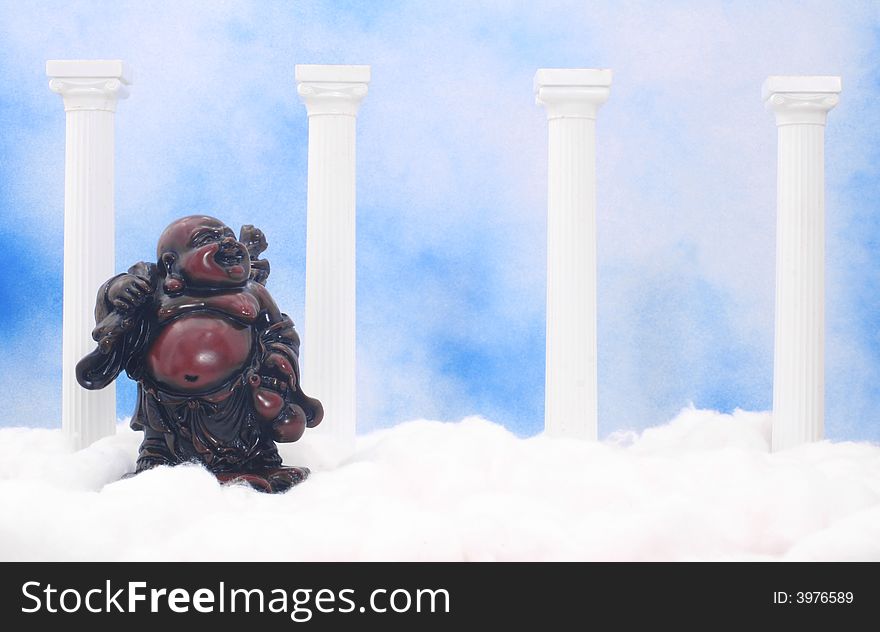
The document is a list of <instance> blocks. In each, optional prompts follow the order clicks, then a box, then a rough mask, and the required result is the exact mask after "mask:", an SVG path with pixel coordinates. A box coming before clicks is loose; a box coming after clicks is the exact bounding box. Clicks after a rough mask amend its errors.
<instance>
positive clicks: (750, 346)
mask: <svg viewBox="0 0 880 632" xmlns="http://www.w3.org/2000/svg"><path fill="white" fill-rule="evenodd" d="M878 33H880V9H878V5H877V4H876V3H875V2H864V3H859V2H835V3H828V2H797V3H780V2H775V3H767V2H755V3H748V2H737V3H720V2H719V3H709V2H698V3H653V2H650V3H625V4H624V3H618V2H608V3H593V2H549V1H548V2H541V3H531V5H529V4H528V3H525V4H523V3H512V2H509V3H508V2H480V3H478V2H469V1H468V2H427V1H426V2H382V3H358V2H350V3H346V2H297V3H292V2H250V3H247V2H223V3H219V2H203V3H202V2H162V3H158V2H151V3H143V2H114V3H112V4H110V3H99V2H71V1H69V0H67V1H65V2H29V3H26V2H14V1H11V0H0V239H2V240H3V242H4V243H5V245H6V249H7V261H6V271H5V273H4V275H3V278H2V280H0V303H2V309H0V339H2V341H3V343H2V356H0V401H2V402H3V406H2V413H0V425H5V426H12V425H26V426H48V427H57V426H58V424H59V414H60V401H59V400H60V375H61V367H60V357H61V340H60V332H61V279H62V269H61V247H62V235H63V225H62V222H63V220H62V214H63V177H64V173H63V158H64V155H63V154H64V113H63V110H62V104H61V100H60V99H59V98H58V97H57V96H56V95H54V94H52V93H51V92H50V91H49V89H48V87H47V79H46V77H45V75H44V62H45V60H46V59H54V58H119V59H124V60H125V61H127V62H128V63H129V64H130V65H131V67H132V68H133V69H134V73H135V74H134V78H135V84H134V86H133V88H132V94H131V97H130V99H129V100H128V101H125V102H122V103H121V104H120V106H119V109H118V114H117V162H116V166H117V195H116V199H117V229H116V230H117V268H118V269H122V268H124V267H126V266H128V265H129V264H131V263H134V262H136V261H138V260H141V259H149V258H151V257H152V256H153V252H154V248H155V240H156V238H157V236H158V234H159V232H160V231H161V229H162V228H163V227H164V226H165V225H166V224H167V223H168V222H169V221H170V220H172V219H173V218H175V217H176V216H179V215H182V214H188V213H194V212H206V213H210V214H215V215H217V216H219V217H221V218H223V219H225V220H226V221H227V222H228V223H229V224H230V225H233V226H234V227H237V226H238V225H240V224H242V223H251V222H253V223H256V224H257V225H259V226H261V227H262V228H263V229H264V230H265V232H266V233H267V235H268V237H269V240H270V243H271V245H270V249H269V251H268V252H267V256H268V258H269V259H270V260H271V261H272V264H273V273H272V278H271V280H270V289H271V290H272V292H273V294H274V295H275V297H276V298H277V299H278V302H279V304H281V305H282V307H283V308H285V309H286V311H288V312H289V313H290V314H291V316H292V317H293V318H294V320H295V321H296V322H297V323H298V324H299V326H300V329H302V320H303V295H304V289H303V285H304V263H305V262H304V250H305V228H306V227H305V203H306V151H307V120H306V116H305V109H304V107H303V106H302V104H301V103H300V101H299V99H298V98H297V96H296V91H295V85H294V80H293V66H294V64H296V63H358V64H370V65H371V66H372V72H373V80H372V83H371V85H370V93H369V95H368V96H367V98H366V100H365V102H364V104H363V107H362V109H361V114H360V118H359V123H358V125H359V136H358V336H359V338H358V341H359V346H358V354H359V355H358V369H359V398H360V400H359V413H360V419H361V428H362V429H364V430H370V429H375V428H379V427H384V426H390V425H393V424H395V423H397V422H400V421H403V420H407V419H413V418H419V417H427V418H435V419H444V420H455V419H461V418H462V417H464V416H465V415H468V414H481V415H483V416H486V417H489V418H491V419H494V420H497V421H499V422H501V423H503V424H505V425H506V426H507V427H508V428H509V429H510V430H512V431H513V432H515V433H516V434H519V435H531V434H534V433H536V432H538V431H539V430H540V429H541V427H542V414H543V358H544V291H545V286H544V272H545V270H544V262H545V255H546V246H545V214H546V121H545V117H544V112H543V111H542V109H541V108H539V107H537V106H536V105H535V104H534V102H533V95H532V77H533V75H534V72H535V70H536V69H537V68H539V67H579V66H581V67H582V66H590V67H609V68H612V69H613V70H614V73H615V74H614V85H613V86H612V92H611V98H610V100H609V102H608V103H607V104H606V105H605V107H604V108H603V109H602V111H601V112H600V117H599V123H598V130H599V131H598V154H599V155H598V158H599V160H598V164H599V168H598V169H599V171H598V208H599V304H600V311H599V334H600V337H599V352H600V359H599V387H600V389H599V392H600V398H601V399H600V435H602V436H606V435H608V434H609V433H611V432H613V431H617V430H623V429H635V430H638V429H643V428H646V427H649V426H653V425H657V424H660V423H662V422H664V421H666V420H668V419H670V418H672V417H673V416H674V414H675V413H676V412H677V411H678V410H679V409H681V408H682V407H684V406H686V405H688V404H689V403H691V402H692V403H693V404H694V405H695V406H697V407H699V408H709V409H716V410H721V411H730V410H733V409H734V408H737V407H740V408H744V409H750V410H766V409H768V408H769V407H770V404H771V393H772V384H771V382H772V379H771V378H772V355H773V280H774V273H773V266H774V232H775V224H774V221H775V151H776V129H775V126H774V123H773V117H772V115H771V114H770V113H768V112H766V111H765V110H764V109H763V106H762V103H761V100H760V94H759V91H760V86H761V83H762V81H763V80H764V78H765V77H766V76H767V75H770V74H839V75H841V76H842V77H843V80H844V91H843V94H842V95H841V101H840V105H839V106H838V107H837V108H836V109H835V110H834V111H832V112H831V114H830V116H829V124H828V128H827V148H826V161H827V211H828V247H827V253H828V300H827V305H828V336H827V356H828V360H827V362H828V364H827V384H828V394H827V424H826V427H827V434H828V436H829V437H830V438H832V439H835V440H843V439H850V440H870V441H878V440H880V423H878V422H880V388H878V384H880V335H878V331H880V328H878V324H880V253H878V251H877V246H878V244H880V212H878V211H880V209H878V203H877V202H878V197H880V195H878V194H880V184H878V183H880V178H878V176H880V173H878V168H880V149H878V148H880V125H878V123H880V109H878V107H877V103H878V97H880V85H878V79H880V70H878V66H877V64H876V60H877V59H878V58H880V35H878ZM126 382H127V381H126V380H120V383H121V385H120V390H119V394H120V395H119V415H120V417H122V416H125V415H128V414H129V413H130V411H131V408H132V405H133V389H132V387H131V385H130V384H126Z"/></svg>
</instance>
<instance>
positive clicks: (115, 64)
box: [46, 59, 131, 112]
mask: <svg viewBox="0 0 880 632" xmlns="http://www.w3.org/2000/svg"><path fill="white" fill-rule="evenodd" d="M46 75H47V76H48V77H49V78H50V79H49V89H50V90H52V92H55V93H57V94H60V95H61V96H62V97H63V98H64V110H65V111H66V112H72V111H78V110H103V111H106V112H115V111H116V103H117V101H118V100H119V99H125V98H127V97H128V86H129V85H131V70H130V69H129V68H128V66H127V65H126V64H125V63H123V62H122V61H120V60H109V59H53V60H49V61H47V62H46Z"/></svg>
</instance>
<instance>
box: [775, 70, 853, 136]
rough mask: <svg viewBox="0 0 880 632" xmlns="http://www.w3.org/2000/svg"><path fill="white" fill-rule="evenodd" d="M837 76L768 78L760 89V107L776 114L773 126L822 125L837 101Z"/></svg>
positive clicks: (839, 87)
mask: <svg viewBox="0 0 880 632" xmlns="http://www.w3.org/2000/svg"><path fill="white" fill-rule="evenodd" d="M840 90H841V85H840V77H834V76H815V75H813V76H772V77H767V79H766V80H765V81H764V85H763V86H762V88H761V98H762V99H763V101H764V106H765V107H766V108H767V109H768V110H772V111H773V113H774V114H776V125H778V126H782V125H825V119H826V117H827V115H828V112H829V110H831V109H832V108H833V107H834V106H835V105H837V103H838V101H839V100H840V98H839V97H838V95H839V94H840Z"/></svg>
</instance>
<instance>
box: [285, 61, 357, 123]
mask: <svg viewBox="0 0 880 632" xmlns="http://www.w3.org/2000/svg"><path fill="white" fill-rule="evenodd" d="M295 74H296V83H297V88H296V91H297V93H298V94H299V97H300V99H302V101H303V103H305V106H306V111H307V112H308V114H309V116H320V115H326V114H343V115H346V116H357V113H358V108H360V105H361V101H362V100H363V98H364V97H365V96H366V95H367V85H368V84H369V83H370V67H369V66H337V65H314V64H297V66H296V71H295Z"/></svg>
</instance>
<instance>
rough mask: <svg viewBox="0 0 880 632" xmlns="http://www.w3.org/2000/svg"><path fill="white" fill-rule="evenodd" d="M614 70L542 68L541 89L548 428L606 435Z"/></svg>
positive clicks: (590, 436)
mask: <svg viewBox="0 0 880 632" xmlns="http://www.w3.org/2000/svg"><path fill="white" fill-rule="evenodd" d="M610 86H611V71H610V70H592V69H542V70H539V71H538V72H537V74H536V75H535V94H536V100H537V102H538V103H539V104H541V105H544V106H545V107H546V109H547V118H548V121H549V123H548V125H549V163H548V170H547V178H548V196H547V199H548V202H547V339H546V345H547V348H546V373H545V411H544V428H545V431H546V432H547V434H548V435H554V436H566V437H579V438H586V439H594V440H595V439H596V438H597V437H598V421H597V416H598V395H597V388H598V386H597V350H596V112H597V110H598V109H599V106H601V105H602V103H604V102H605V100H606V99H607V98H608V94H609V91H610Z"/></svg>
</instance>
